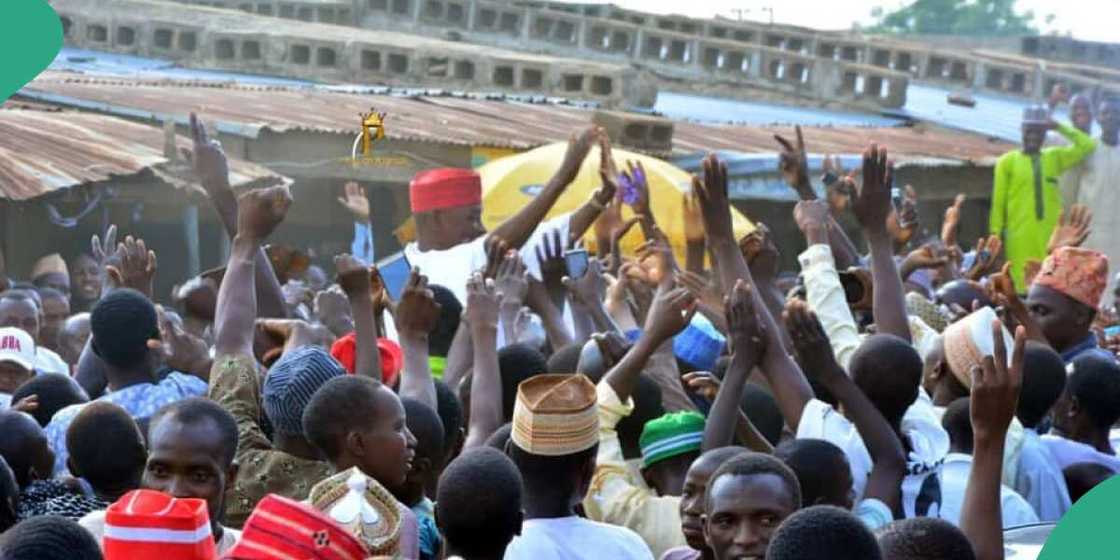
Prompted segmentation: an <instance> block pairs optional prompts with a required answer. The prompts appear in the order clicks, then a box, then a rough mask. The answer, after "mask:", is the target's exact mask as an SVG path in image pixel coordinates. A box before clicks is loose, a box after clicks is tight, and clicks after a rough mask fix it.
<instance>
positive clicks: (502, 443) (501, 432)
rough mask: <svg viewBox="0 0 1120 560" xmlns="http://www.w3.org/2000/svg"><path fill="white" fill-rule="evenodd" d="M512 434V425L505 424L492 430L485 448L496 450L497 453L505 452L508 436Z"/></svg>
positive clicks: (509, 423) (510, 423)
mask: <svg viewBox="0 0 1120 560" xmlns="http://www.w3.org/2000/svg"><path fill="white" fill-rule="evenodd" d="M511 432H513V423H512V422H506V423H505V424H502V426H501V427H500V428H498V429H497V430H494V433H492V434H490V437H488V438H486V447H491V448H493V449H497V450H498V451H503V452H504V451H505V450H506V445H508V444H509V435H510V433H511Z"/></svg>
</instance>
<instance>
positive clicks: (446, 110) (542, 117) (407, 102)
mask: <svg viewBox="0 0 1120 560" xmlns="http://www.w3.org/2000/svg"><path fill="white" fill-rule="evenodd" d="M20 95H21V96H24V97H27V98H31V99H33V100H37V101H40V102H50V103H58V104H63V105H67V106H76V107H81V108H85V109H90V110H98V111H103V112H107V113H110V114H116V115H123V116H129V117H133V118H142V119H150V120H154V121H160V122H162V121H166V120H174V121H176V122H180V123H183V122H185V121H186V118H187V115H188V113H190V112H191V111H196V112H198V113H199V114H201V115H203V116H204V118H205V119H206V120H207V121H209V122H215V123H216V125H217V126H218V128H219V130H222V131H224V132H227V133H233V134H240V135H243V136H248V137H256V136H258V135H259V134H260V132H261V131H262V130H266V129H267V130H272V131H276V132H284V131H287V130H308V131H317V132H326V133H341V134H354V133H356V132H357V129H358V120H359V119H358V114H359V113H360V112H363V111H368V110H369V108H370V107H375V108H376V109H377V110H378V111H387V112H388V113H389V117H388V122H387V127H386V128H387V131H386V133H387V135H388V136H389V137H390V138H393V139H398V140H410V141H427V142H441V143H450V144H455V145H468V146H494V147H507V148H513V149H527V148H532V147H535V146H539V145H542V144H546V143H550V142H557V141H561V140H565V139H567V137H568V135H569V134H571V132H572V131H573V130H575V129H577V128H579V127H581V126H586V124H587V123H588V122H589V121H590V118H591V112H590V111H588V110H586V109H583V108H579V107H573V106H566V105H557V104H549V103H527V102H519V101H510V100H488V99H484V98H470V97H461V96H432V95H416V96H412V97H404V96H398V95H384V94H381V95H378V94H356V93H345V92H340V91H327V90H324V89H321V88H285V87H263V86H245V85H236V84H228V83H216V82H198V81H195V82H186V81H168V80H144V79H136V78H126V77H108V78H107V77H103V76H92V75H76V74H70V73H62V72H53V71H52V72H46V73H44V74H42V75H40V76H39V77H38V78H36V79H35V81H33V82H31V83H30V84H29V85H28V86H26V87H25V88H24V89H23V90H22V91H21V92H20ZM674 126H675V133H674V141H673V152H674V153H676V154H688V153H694V152H704V151H714V150H735V151H740V152H761V153H773V152H774V151H775V150H776V147H777V143H776V142H775V141H774V139H773V135H774V134H775V133H781V134H790V135H792V130H790V128H789V127H774V126H765V127H757V126H742V125H710V124H700V123H694V122H687V121H676V122H675V123H674ZM807 135H808V137H809V138H808V142H809V147H810V149H811V150H812V151H813V152H815V153H826V152H828V153H858V152H860V151H862V150H863V148H865V147H866V145H867V144H868V143H869V142H871V141H872V140H874V141H878V142H881V143H884V144H887V145H888V146H890V147H891V148H892V149H893V150H894V152H895V153H896V154H897V155H898V156H899V157H900V158H904V157H923V158H945V159H954V160H963V161H975V162H980V161H984V160H986V159H988V158H992V157H994V156H997V155H999V154H1000V153H1002V152H1004V151H1006V150H1008V149H1010V148H1011V146H1010V145H1009V144H1006V143H1003V142H994V141H990V140H989V139H987V138H984V137H982V136H975V135H970V134H962V133H958V132H953V131H946V130H942V129H938V128H936V127H921V126H919V127H882V128H868V127H815V128H812V129H811V130H809V131H807Z"/></svg>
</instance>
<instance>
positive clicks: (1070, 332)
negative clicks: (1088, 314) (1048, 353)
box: [1026, 284, 1088, 352]
mask: <svg viewBox="0 0 1120 560" xmlns="http://www.w3.org/2000/svg"><path fill="white" fill-rule="evenodd" d="M1026 303H1027V310H1028V311H1030V314H1031V317H1032V318H1034V320H1035V322H1036V323H1038V326H1039V327H1041V328H1042V334H1043V335H1045V336H1046V340H1048V341H1049V342H1050V344H1051V345H1052V346H1053V347H1054V349H1055V350H1057V351H1059V352H1061V351H1063V350H1065V349H1066V348H1068V347H1069V346H1071V345H1073V344H1075V343H1077V342H1079V341H1080V340H1081V339H1083V338H1085V336H1086V335H1087V334H1088V330H1087V328H1086V327H1087V325H1081V324H1080V323H1081V322H1082V317H1081V315H1080V313H1078V309H1077V303H1076V302H1074V301H1072V300H1071V299H1069V298H1068V297H1067V296H1066V295H1065V294H1062V293H1061V292H1058V291H1057V290H1054V289H1051V288H1048V287H1046V286H1040V285H1038V284H1035V285H1033V286H1031V289H1030V291H1029V292H1027V302H1026Z"/></svg>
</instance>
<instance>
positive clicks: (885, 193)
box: [852, 143, 910, 341]
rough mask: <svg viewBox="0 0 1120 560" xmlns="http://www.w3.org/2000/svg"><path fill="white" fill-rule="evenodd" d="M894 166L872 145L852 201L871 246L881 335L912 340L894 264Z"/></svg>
mask: <svg viewBox="0 0 1120 560" xmlns="http://www.w3.org/2000/svg"><path fill="white" fill-rule="evenodd" d="M893 173H894V171H893V164H892V163H891V162H890V160H888V159H887V149H886V148H885V147H882V148H880V147H879V146H878V145H877V144H874V143H872V144H871V147H869V148H868V149H867V150H865V151H864V152H863V186H862V188H860V190H859V193H857V194H856V197H855V199H853V200H852V211H853V212H854V213H855V215H856V219H858V220H859V223H860V225H861V226H863V232H864V235H866V236H867V242H868V244H869V245H870V246H871V277H872V283H873V285H874V286H875V290H874V299H873V301H872V308H873V309H872V313H873V315H874V316H875V326H876V327H878V329H879V332H880V333H884V334H893V335H895V336H898V337H900V338H902V339H903V340H906V341H909V340H910V324H909V322H908V321H907V319H906V302H905V300H904V299H903V298H904V296H905V291H904V290H903V288H902V278H901V277H900V276H899V275H898V267H896V266H895V263H894V246H893V240H892V238H891V235H890V233H889V232H888V231H887V218H888V217H889V216H890V213H891V181H892V175H893Z"/></svg>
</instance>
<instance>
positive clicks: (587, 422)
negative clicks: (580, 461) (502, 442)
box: [510, 374, 599, 457]
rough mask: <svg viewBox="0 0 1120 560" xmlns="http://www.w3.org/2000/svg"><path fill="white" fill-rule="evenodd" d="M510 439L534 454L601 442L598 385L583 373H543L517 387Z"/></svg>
mask: <svg viewBox="0 0 1120 560" xmlns="http://www.w3.org/2000/svg"><path fill="white" fill-rule="evenodd" d="M510 439H511V440H512V441H513V443H514V444H515V445H517V447H520V448H521V449H522V450H524V451H525V452H527V453H532V454H533V455H544V456H548V457H559V456H562V455H572V454H574V453H579V452H580V451H585V450H587V449H590V448H592V447H594V446H595V444H597V443H599V414H598V410H597V409H596V407H595V385H593V384H592V383H591V381H590V380H589V379H587V377H586V376H584V375H582V374H575V375H569V374H543V375H537V376H534V377H531V378H529V379H527V380H525V381H523V382H522V383H521V385H519V386H518V387H517V402H516V403H515V404H514V405H513V430H512V431H511V432H510Z"/></svg>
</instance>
